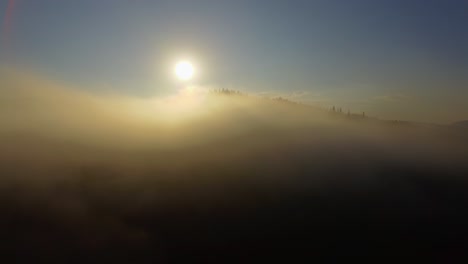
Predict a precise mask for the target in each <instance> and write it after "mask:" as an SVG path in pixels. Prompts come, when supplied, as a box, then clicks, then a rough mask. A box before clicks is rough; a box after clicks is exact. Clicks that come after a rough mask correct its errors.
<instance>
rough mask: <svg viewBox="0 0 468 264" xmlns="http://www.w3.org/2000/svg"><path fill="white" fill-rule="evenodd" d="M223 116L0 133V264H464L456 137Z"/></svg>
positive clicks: (232, 108) (74, 118)
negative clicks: (348, 261) (359, 260)
mask: <svg viewBox="0 0 468 264" xmlns="http://www.w3.org/2000/svg"><path fill="white" fill-rule="evenodd" d="M15 96H16V97H15ZM10 97H15V98H17V99H16V100H17V103H16V104H15V105H14V106H10V108H8V107H7V106H5V105H6V104H4V105H3V107H4V108H3V109H2V111H3V113H6V112H7V111H10V112H13V111H16V110H15V109H16V105H20V103H18V102H21V100H20V99H21V98H22V97H21V95H11V96H10ZM18 98H19V99H18ZM10 99H11V98H10ZM34 100H39V99H37V98H36V99H34ZM210 100H211V99H210ZM213 100H215V101H223V100H225V99H219V98H217V99H216V98H215V99H213ZM231 100H234V101H236V100H238V99H227V100H226V101H223V104H222V105H223V106H222V108H219V109H218V108H217V110H216V111H214V110H213V111H211V110H210V111H207V112H210V113H211V112H215V113H216V114H213V115H203V116H202V117H200V116H198V117H191V118H190V119H187V120H185V121H181V122H180V123H177V124H167V123H164V125H161V124H157V125H154V126H153V125H147V121H144V122H143V121H141V122H137V121H133V120H132V121H128V120H127V121H125V120H121V119H118V118H114V119H112V118H109V117H108V116H105V115H104V114H102V115H100V114H99V113H100V112H99V111H100V110H99V111H98V110H96V109H95V111H94V110H93V109H91V110H89V108H87V110H89V113H88V112H86V111H78V113H76V112H67V111H65V112H63V111H58V112H57V111H49V112H47V111H45V110H44V109H43V108H42V107H38V108H37V109H41V111H45V112H41V111H36V110H37V109H24V108H22V110H21V111H16V112H15V113H16V117H17V118H15V119H11V120H10V119H8V120H7V119H4V121H5V120H6V121H5V122H10V126H7V125H5V126H4V127H3V128H2V131H1V132H2V138H1V141H0V149H1V153H0V175H1V181H0V193H1V196H2V197H1V200H0V214H1V217H0V221H1V227H2V228H1V231H0V232H1V233H0V235H1V238H2V240H1V247H0V255H1V258H2V259H5V261H2V263H18V262H23V263H246V262H255V263H263V262H266V263H268V262H272V261H275V260H276V261H278V260H284V261H286V263H288V262H289V263H295V262H299V259H300V258H306V259H307V260H309V261H311V260H320V261H323V260H325V261H334V260H337V259H341V258H343V257H370V256H376V257H377V258H375V259H374V260H376V261H381V260H387V259H388V258H395V257H396V258H399V259H400V260H407V258H406V257H407V256H416V257H418V260H419V261H422V259H430V260H435V261H437V262H441V263H449V262H452V261H456V260H461V259H463V258H464V257H466V256H467V255H468V225H467V223H468V192H467V191H468V178H467V177H468V162H467V161H468V156H467V154H468V149H467V147H468V140H467V133H466V130H464V129H463V128H458V127H449V126H447V127H444V126H428V125H415V124H410V123H394V122H384V121H377V120H371V119H363V118H361V119H360V118H357V117H346V116H341V115H337V114H331V113H326V112H314V111H318V110H310V109H305V108H304V109H303V108H302V107H301V106H290V105H287V104H282V103H277V102H274V103H269V102H268V103H266V102H263V103H259V102H256V103H255V105H254V107H253V106H252V105H251V104H250V103H245V102H240V101H239V102H235V103H232V101H231ZM239 100H241V99H239ZM242 100H244V101H248V100H250V99H242ZM61 101H63V102H64V104H67V105H68V106H69V107H68V108H67V107H64V108H60V109H77V108H76V107H74V105H73V102H67V99H66V98H65V99H62V100H61ZM210 102H211V101H209V100H208V101H206V102H204V104H205V105H204V106H203V107H209V105H210ZM207 105H208V106H207ZM52 107H57V109H58V106H54V105H52ZM69 111H72V110H69ZM73 111H75V110H73ZM50 116H51V117H50ZM44 117H50V118H44ZM4 118H5V117H4ZM28 118H29V119H28ZM25 119H27V120H34V122H33V121H28V122H27V125H25V124H26V122H24V123H21V120H25ZM18 120H20V121H18ZM132 122H133V123H132ZM155 122H156V121H155ZM158 122H159V121H158ZM161 122H162V121H161ZM129 127H130V128H129ZM133 127H134V128H135V129H134V130H135V131H134V130H133V129H131V128H133ZM80 129H82V130H80ZM162 139H164V140H162ZM301 263H307V261H306V262H301Z"/></svg>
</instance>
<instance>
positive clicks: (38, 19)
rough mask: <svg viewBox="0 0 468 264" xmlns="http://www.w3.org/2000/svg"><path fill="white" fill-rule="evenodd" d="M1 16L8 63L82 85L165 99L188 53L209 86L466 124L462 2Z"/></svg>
mask: <svg viewBox="0 0 468 264" xmlns="http://www.w3.org/2000/svg"><path fill="white" fill-rule="evenodd" d="M8 6H10V8H8ZM0 10H2V16H3V17H2V24H3V25H2V32H3V33H2V42H1V44H0V45H2V46H1V57H0V59H1V62H2V64H14V65H21V67H23V66H24V67H27V68H28V69H34V70H37V71H40V72H42V73H44V74H47V75H48V76H49V77H51V78H55V79H59V80H64V81H67V82H70V83H73V84H77V85H78V86H80V87H84V89H92V90H98V91H99V90H105V89H109V90H112V91H116V92H123V93H127V94H132V95H138V96H147V95H150V94H168V93H171V92H172V91H173V90H174V89H176V88H177V83H176V82H175V81H174V80H173V76H172V75H171V74H172V72H171V71H172V67H173V64H174V63H175V61H177V60H178V59H180V58H184V57H188V58H190V59H192V60H193V62H194V63H195V64H196V65H197V66H198V68H199V71H200V75H199V78H198V79H197V80H196V83H197V84H199V85H203V86H209V87H231V88H236V89H241V90H246V91H249V92H252V93H264V94H270V95H271V94H283V95H287V96H290V97H291V98H293V99H296V100H301V101H308V102H315V103H317V104H321V105H324V106H326V105H331V104H336V105H342V106H343V107H344V108H351V110H354V109H355V111H367V112H369V113H370V114H371V115H372V114H373V115H375V116H381V117H385V118H398V119H410V120H423V121H435V122H450V121H455V120H457V119H468V106H466V105H468V103H466V102H467V101H468V28H467V27H468V1H466V0H438V1H434V0H391V1H390V0H388V1H383V0H381V1H379V0H353V1H351V0H341V1H339V0H317V1H312V0H308V1H273V0H261V1H260V0H258V1H255V0H248V1H244V0H235V1H234V0H233V1H222V0H216V1H215V0H210V1H202V0H200V1H195V0H185V1H181V0H165V1H156V0H79V1H71V0H70V1H63V0H14V1H13V0H2V1H1V2H0ZM8 10H9V11H8Z"/></svg>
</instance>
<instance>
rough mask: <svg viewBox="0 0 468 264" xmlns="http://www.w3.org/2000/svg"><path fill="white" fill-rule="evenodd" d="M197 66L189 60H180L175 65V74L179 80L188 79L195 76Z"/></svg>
mask: <svg viewBox="0 0 468 264" xmlns="http://www.w3.org/2000/svg"><path fill="white" fill-rule="evenodd" d="M194 73H195V68H194V67H193V64H192V63H191V62H189V61H179V62H178V63H177V64H176V66H175V74H176V76H177V78H179V80H182V81H188V80H190V79H192V78H193V75H194Z"/></svg>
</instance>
